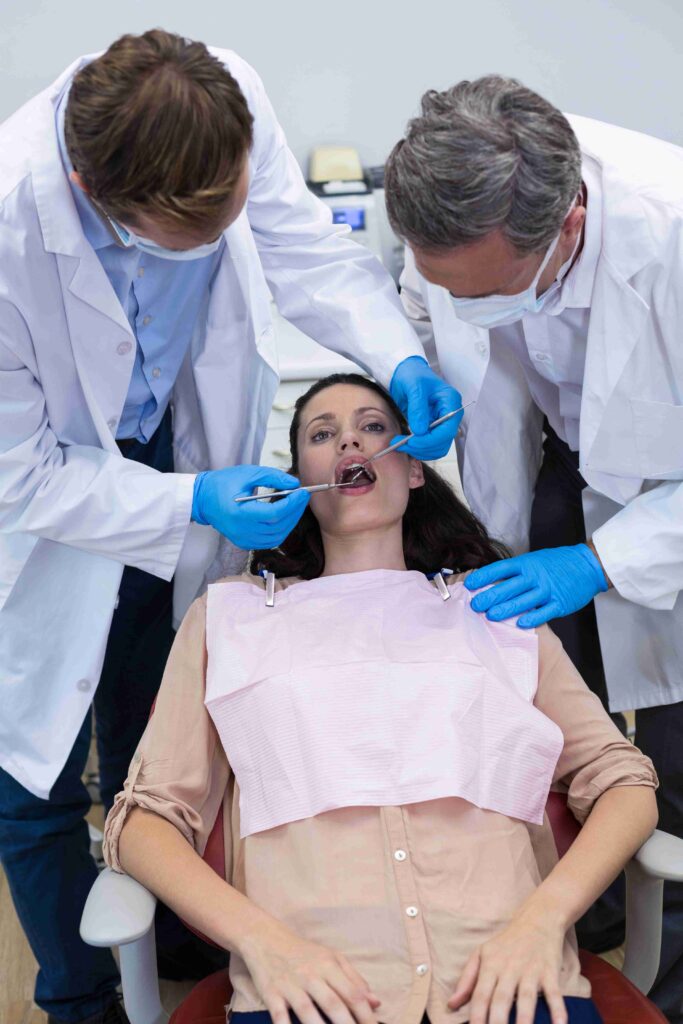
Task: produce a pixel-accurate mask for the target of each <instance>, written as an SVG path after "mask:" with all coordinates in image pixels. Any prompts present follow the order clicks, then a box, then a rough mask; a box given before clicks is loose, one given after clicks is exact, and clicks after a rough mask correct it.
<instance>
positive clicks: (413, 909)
mask: <svg viewBox="0 0 683 1024" xmlns="http://www.w3.org/2000/svg"><path fill="white" fill-rule="evenodd" d="M419 913H420V911H419V910H418V909H417V907H406V914H407V915H408V917H417V915H418V914H419Z"/></svg>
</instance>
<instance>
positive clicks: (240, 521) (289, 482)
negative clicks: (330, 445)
mask: <svg viewBox="0 0 683 1024" xmlns="http://www.w3.org/2000/svg"><path fill="white" fill-rule="evenodd" d="M299 484H300V481H299V480H297V478H296V477H295V476H290V474H289V473H283V472H282V471H281V470H279V469H270V468H268V467H267V466H232V467H230V468H229V469H214V470H209V471H208V472H206V473H199V474H198V476H197V478H196V479H195V482H194V495H193V498H192V520H193V522H195V523H200V524H201V525H202V526H213V527H214V529H216V530H218V531H219V533H222V534H224V536H226V537H227V538H228V540H230V541H232V543H233V544H235V545H236V546H237V547H238V548H244V550H245V551H250V550H252V549H253V548H276V547H277V546H278V544H281V543H282V541H283V540H284V539H285V537H286V536H287V535H288V534H289V533H291V531H292V530H293V529H294V527H295V526H296V524H297V523H298V522H299V520H300V519H301V516H302V515H303V512H304V509H305V508H306V505H307V504H308V501H309V498H310V495H309V493H308V491H297V493H296V494H290V495H288V497H286V498H281V499H280V500H279V501H272V502H271V501H247V502H245V503H244V504H241V505H240V504H238V503H237V502H236V501H234V499H235V498H239V497H241V496H242V495H247V494H253V492H254V488H255V487H276V488H278V490H282V491H284V490H287V488H289V487H298V486H299Z"/></svg>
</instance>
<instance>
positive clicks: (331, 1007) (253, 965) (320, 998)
mask: <svg viewBox="0 0 683 1024" xmlns="http://www.w3.org/2000/svg"><path fill="white" fill-rule="evenodd" d="M240 945H241V947H242V948H240V954H241V956H242V959H243V960H244V962H245V964H246V966H247V969H248V971H249V974H250V976H251V979H252V981H253V983H254V985H255V986H256V989H257V991H258V993H259V995H260V996H261V998H262V999H263V1002H264V1003H265V1004H266V1008H267V1009H268V1012H269V1013H270V1016H271V1017H272V1020H273V1024H289V1011H290V1010H292V1011H293V1012H294V1013H295V1014H296V1016H297V1017H298V1018H299V1020H300V1021H301V1022H302V1024H323V1020H322V1017H321V1015H320V1013H319V1012H318V1011H319V1010H320V1011H322V1013H324V1014H325V1016H326V1017H329V1019H330V1020H331V1021H332V1022H333V1024H376V1017H375V1014H374V1011H375V1010H376V1009H377V1007H378V1006H379V1005H380V1000H379V999H378V998H377V996H375V995H374V993H373V992H371V991H370V987H369V986H368V984H367V982H366V981H365V980H364V979H363V978H362V977H361V976H360V974H359V973H358V971H356V970H355V968H353V967H352V966H351V964H350V963H349V961H348V960H347V959H346V957H345V956H343V955H342V954H341V953H337V952H336V951H335V950H333V949H328V948H327V947H325V946H320V945H318V944H317V943H315V942H308V941H306V940H305V939H301V938H299V936H298V935H295V934H294V932H291V931H289V929H288V928H285V927H284V925H280V924H279V923H277V924H276V925H274V926H273V927H272V928H271V927H269V928H267V929H266V930H265V932H261V934H259V936H258V938H257V940H255V941H254V942H253V943H252V944H251V945H242V944H240Z"/></svg>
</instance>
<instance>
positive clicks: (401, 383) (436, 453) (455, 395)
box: [389, 356, 462, 461]
mask: <svg viewBox="0 0 683 1024" xmlns="http://www.w3.org/2000/svg"><path fill="white" fill-rule="evenodd" d="M389 392H390V394H391V397H392V398H393V400H394V401H395V402H396V404H397V406H398V407H399V409H400V410H401V412H402V413H403V414H404V416H405V417H406V419H407V420H408V424H409V426H410V429H411V430H412V432H413V433H414V434H418V435H421V436H418V437H414V438H413V439H412V440H411V441H408V443H407V444H404V445H403V448H402V449H401V450H402V451H403V452H405V453H406V455H412V457H413V458H414V459H424V460H427V461H430V460H432V459H441V458H443V456H444V455H446V454H447V453H448V449H449V448H450V446H451V444H452V443H453V438H454V437H455V435H456V434H457V432H458V427H459V426H460V421H461V419H462V413H460V415H459V416H454V417H453V418H452V419H450V420H447V421H446V422H445V423H442V424H441V426H440V427H435V428H434V430H433V431H432V432H431V433H427V429H428V427H429V424H430V423H432V422H433V420H438V419H439V417H440V416H445V415H446V413H447V412H452V411H453V410H454V409H459V408H460V406H461V405H462V398H461V397H460V393H459V392H458V391H456V390H455V388H452V387H451V386H450V384H446V382H445V381H443V380H441V377H437V375H436V374H435V373H434V371H433V370H432V369H431V368H430V366H429V363H428V362H427V360H426V359H423V358H422V356H409V357H408V358H407V359H404V360H403V362H402V363H399V364H398V366H397V367H396V369H395V370H394V375H393V377H392V378H391V384H390V385H389ZM404 436H405V435H404V434H397V435H396V437H394V438H392V440H391V443H392V444H393V442H394V441H398V440H399V438H400V437H404Z"/></svg>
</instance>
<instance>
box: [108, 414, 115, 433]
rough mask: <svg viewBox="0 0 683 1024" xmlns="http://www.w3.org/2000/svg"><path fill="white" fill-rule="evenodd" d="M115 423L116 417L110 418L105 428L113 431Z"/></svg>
mask: <svg viewBox="0 0 683 1024" xmlns="http://www.w3.org/2000/svg"><path fill="white" fill-rule="evenodd" d="M117 423H118V420H117V419H116V416H112V418H111V419H110V420H107V426H108V427H109V429H110V430H115V428H116V424H117Z"/></svg>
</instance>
